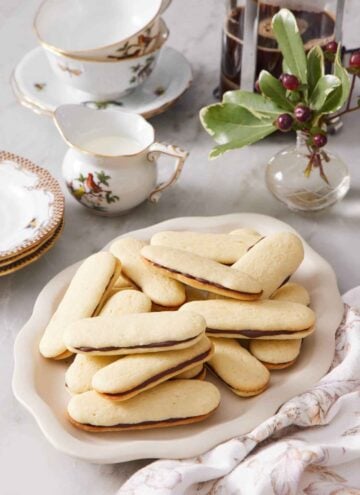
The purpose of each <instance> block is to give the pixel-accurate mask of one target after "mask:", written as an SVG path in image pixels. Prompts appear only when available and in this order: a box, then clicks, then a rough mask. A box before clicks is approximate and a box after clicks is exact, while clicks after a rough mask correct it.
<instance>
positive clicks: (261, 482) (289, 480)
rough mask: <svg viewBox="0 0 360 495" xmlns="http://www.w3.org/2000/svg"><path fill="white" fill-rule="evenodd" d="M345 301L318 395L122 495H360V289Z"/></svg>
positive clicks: (153, 472)
mask: <svg viewBox="0 0 360 495" xmlns="http://www.w3.org/2000/svg"><path fill="white" fill-rule="evenodd" d="M343 299H344V303H345V311H344V317H343V321H342V323H341V325H340V327H339V328H338V330H337V333H336V350H335V355H334V359H333V363H332V365H331V368H330V370H329V373H328V374H327V375H326V376H325V377H324V378H323V379H322V380H321V381H320V382H319V383H318V384H317V385H316V386H315V387H314V388H313V389H311V390H309V391H308V392H305V393H304V394H302V395H299V396H297V397H294V398H293V399H292V400H290V401H288V402H286V403H285V404H284V405H283V406H282V407H281V408H280V409H279V411H278V413H277V414H275V415H274V416H272V417H271V418H269V419H268V420H267V421H265V422H263V423H262V424H260V425H259V426H258V427H257V428H255V429H254V430H253V431H251V432H250V433H248V434H246V435H242V436H240V437H235V438H233V439H232V440H229V441H227V442H224V443H222V444H220V445H218V446H217V447H215V448H213V449H212V450H210V451H209V452H207V453H205V454H203V455H202V456H199V457H196V458H191V459H185V460H159V461H156V462H154V463H152V464H149V465H148V466H146V467H145V468H143V469H141V470H140V471H138V472H137V473H135V474H134V475H133V476H132V477H131V478H130V479H129V480H128V481H127V482H126V483H125V484H124V485H123V486H122V487H121V488H120V490H119V491H118V492H117V495H155V494H156V495H296V494H305V495H355V494H357V495H360V287H358V288H356V289H353V290H352V291H350V292H348V293H347V294H345V296H344V297H343ZM309 427H312V428H309Z"/></svg>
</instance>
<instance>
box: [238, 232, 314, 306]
mask: <svg viewBox="0 0 360 495" xmlns="http://www.w3.org/2000/svg"><path fill="white" fill-rule="evenodd" d="M303 258H304V248H303V244H302V242H301V240H300V238H299V237H298V236H296V235H295V234H293V233H291V232H278V233H276V234H271V235H268V236H267V237H264V239H261V240H260V241H259V242H257V243H256V244H255V245H254V246H253V247H251V249H250V250H248V252H247V253H246V254H245V255H244V256H242V257H241V258H240V259H239V260H238V261H237V262H236V263H234V264H233V265H232V267H233V268H234V269H236V270H240V271H241V272H242V273H247V274H248V275H251V276H253V277H254V278H256V280H258V281H259V282H260V284H261V286H262V289H263V293H262V296H261V298H262V299H267V298H269V297H270V296H271V295H272V294H273V293H274V292H275V291H276V290H277V289H278V288H279V287H281V286H282V285H283V284H285V283H286V282H288V280H289V278H290V277H291V275H292V274H293V273H294V272H295V270H296V269H297V268H298V267H299V266H300V264H301V262H302V260H303Z"/></svg>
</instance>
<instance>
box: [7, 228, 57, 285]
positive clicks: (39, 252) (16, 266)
mask: <svg viewBox="0 0 360 495" xmlns="http://www.w3.org/2000/svg"><path fill="white" fill-rule="evenodd" d="M63 228H64V222H63V221H62V222H61V223H60V225H59V226H58V228H57V229H56V231H55V233H54V234H53V235H52V237H50V239H48V240H47V241H46V242H45V243H44V244H42V245H41V246H40V247H38V248H37V249H36V250H35V251H34V252H33V253H32V254H30V255H27V256H24V257H23V258H20V259H18V260H17V261H15V262H14V263H10V264H9V265H6V266H5V267H2V268H0V277H3V276H5V275H10V273H14V272H16V271H18V270H21V268H24V267H25V266H28V265H30V264H31V263H34V261H37V260H38V259H39V258H41V256H43V255H44V254H45V253H47V252H48V251H49V250H50V249H51V248H53V247H54V245H55V244H56V242H57V241H58V239H59V237H60V235H61V233H62V231H63Z"/></svg>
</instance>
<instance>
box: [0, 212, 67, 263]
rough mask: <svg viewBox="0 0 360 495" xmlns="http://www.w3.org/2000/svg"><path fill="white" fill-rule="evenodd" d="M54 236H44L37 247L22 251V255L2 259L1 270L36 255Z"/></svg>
mask: <svg viewBox="0 0 360 495" xmlns="http://www.w3.org/2000/svg"><path fill="white" fill-rule="evenodd" d="M63 222H64V219H63V218H62V219H61V220H60V222H59V224H58V225H57V227H56V230H55V232H56V231H57V229H58V227H60V225H61V224H63ZM53 236H54V232H50V233H49V234H48V235H46V236H44V238H43V239H41V241H40V242H39V243H38V244H36V245H35V246H32V247H30V248H28V249H25V250H24V251H21V253H20V254H17V255H15V256H10V257H9V258H6V259H4V260H2V259H0V270H2V269H3V268H5V267H6V266H7V265H10V264H13V263H16V262H17V261H20V260H21V259H23V258H25V257H27V256H30V255H31V254H33V253H35V252H36V251H38V250H39V249H40V248H41V247H42V246H43V245H44V244H45V243H46V242H47V241H49V240H50V239H51V238H52V237H53Z"/></svg>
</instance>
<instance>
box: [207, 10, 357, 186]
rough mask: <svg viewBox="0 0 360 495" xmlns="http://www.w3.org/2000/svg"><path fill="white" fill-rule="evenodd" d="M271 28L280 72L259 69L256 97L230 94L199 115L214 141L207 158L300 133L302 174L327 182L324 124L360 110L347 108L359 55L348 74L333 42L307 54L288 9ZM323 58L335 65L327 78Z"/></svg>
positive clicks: (238, 93) (273, 21)
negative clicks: (304, 159)
mask: <svg viewBox="0 0 360 495" xmlns="http://www.w3.org/2000/svg"><path fill="white" fill-rule="evenodd" d="M272 29H273V32H274V36H275V38H276V40H277V43H278V46H279V50H280V51H281V53H282V56H283V71H284V72H283V74H282V75H281V76H280V77H279V79H277V78H276V77H274V76H273V75H271V74H270V73H269V72H268V71H266V70H263V71H261V73H260V75H259V79H258V81H257V82H256V89H257V93H252V92H249V91H243V90H236V91H228V92H227V93H225V94H224V96H223V100H222V102H221V103H216V104H214V105H209V106H207V107H205V108H203V109H202V110H201V111H200V120H201V123H202V125H203V126H204V128H205V130H206V131H207V132H208V133H209V134H210V135H211V136H212V137H213V138H214V140H215V142H216V143H217V146H215V147H214V148H213V149H212V150H211V152H210V158H216V157H218V156H219V155H221V154H223V153H225V152H226V151H229V150H232V149H236V148H242V147H244V146H247V145H249V144H252V143H255V142H256V141H259V140H260V139H263V138H264V137H266V136H268V135H270V134H272V133H273V132H275V131H277V130H280V131H283V132H287V131H290V130H294V131H302V132H303V133H304V134H305V135H306V137H307V138H306V144H307V147H308V150H309V155H308V156H309V162H308V165H307V167H306V169H305V170H304V173H305V175H306V176H309V175H310V173H311V171H312V170H313V168H318V169H319V172H320V175H321V177H322V178H323V179H324V180H325V181H326V182H327V177H326V174H325V171H324V162H325V163H326V162H327V161H328V157H327V154H326V152H325V151H324V150H323V149H322V148H323V147H324V146H325V145H326V143H327V136H326V132H327V124H328V123H329V120H330V117H331V118H332V119H333V118H334V117H335V116H340V115H344V114H345V113H349V112H352V111H354V110H357V109H358V108H360V100H359V101H358V105H357V106H355V107H353V108H350V105H351V96H352V93H353V90H354V85H355V78H356V77H359V76H360V52H356V53H354V54H353V55H352V56H351V58H350V65H349V68H348V70H346V69H345V67H343V65H342V63H341V57H340V54H341V47H340V46H339V45H338V44H337V43H336V42H335V41H331V42H329V43H328V44H327V45H326V46H325V47H324V49H322V48H320V46H314V47H313V48H312V49H311V50H310V51H309V52H308V53H307V54H306V53H305V50H304V45H303V42H302V39H301V36H300V33H299V29H298V26H297V24H296V19H295V17H294V15H293V14H292V13H291V12H290V11H289V10H287V9H281V10H280V11H279V12H278V13H277V14H276V15H275V16H274V17H273V19H272ZM325 59H326V60H328V61H331V62H332V63H333V73H332V74H325ZM348 72H350V73H351V74H352V81H351V82H350V77H349V73H348Z"/></svg>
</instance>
